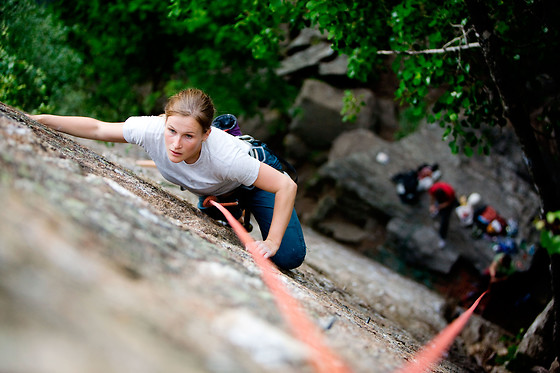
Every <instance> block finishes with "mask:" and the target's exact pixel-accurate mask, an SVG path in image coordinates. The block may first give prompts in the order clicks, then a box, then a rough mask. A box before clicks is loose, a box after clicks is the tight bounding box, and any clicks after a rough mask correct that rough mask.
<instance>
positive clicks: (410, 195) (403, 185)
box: [391, 170, 419, 205]
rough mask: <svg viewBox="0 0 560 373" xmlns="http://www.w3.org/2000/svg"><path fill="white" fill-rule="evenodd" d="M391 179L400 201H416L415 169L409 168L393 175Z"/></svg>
mask: <svg viewBox="0 0 560 373" xmlns="http://www.w3.org/2000/svg"><path fill="white" fill-rule="evenodd" d="M391 181H393V183H395V184H396V189H397V194H398V196H399V198H400V200H401V202H402V203H406V204H409V205H412V204H415V203H416V202H418V197H419V194H418V177H417V174H416V171H414V170H410V171H406V172H401V173H398V174H396V175H394V176H393V177H392V178H391Z"/></svg>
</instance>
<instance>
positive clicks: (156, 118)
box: [124, 115, 165, 126]
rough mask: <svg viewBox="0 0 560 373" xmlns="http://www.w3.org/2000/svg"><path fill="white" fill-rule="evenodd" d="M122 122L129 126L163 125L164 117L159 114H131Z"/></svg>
mask: <svg viewBox="0 0 560 373" xmlns="http://www.w3.org/2000/svg"><path fill="white" fill-rule="evenodd" d="M124 123H125V125H131V126H142V125H144V126H154V125H159V126H163V125H165V117H164V116H161V115H150V116H133V117H129V118H128V119H127V120H126V121H125V122H124Z"/></svg>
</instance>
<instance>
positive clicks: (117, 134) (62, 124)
mask: <svg viewBox="0 0 560 373" xmlns="http://www.w3.org/2000/svg"><path fill="white" fill-rule="evenodd" d="M29 117H30V118H31V119H34V120H36V121H37V122H39V123H41V124H44V125H45V126H47V127H49V128H52V129H53V130H55V131H59V132H64V133H67V134H69V135H72V136H77V137H83V138H85V139H91V140H100V141H110V142H126V140H125V139H124V135H123V124H124V123H109V122H103V121H100V120H97V119H94V118H89V117H66V116H60V115H50V114H39V115H29Z"/></svg>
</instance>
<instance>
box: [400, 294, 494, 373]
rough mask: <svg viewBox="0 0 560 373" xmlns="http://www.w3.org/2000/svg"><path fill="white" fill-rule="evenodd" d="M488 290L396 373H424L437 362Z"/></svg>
mask: <svg viewBox="0 0 560 373" xmlns="http://www.w3.org/2000/svg"><path fill="white" fill-rule="evenodd" d="M487 292H488V291H485V292H484V293H482V295H481V296H480V297H478V299H477V300H476V301H475V302H474V303H473V305H472V306H471V307H470V308H469V309H468V310H466V311H465V312H463V313H462V314H461V315H460V316H459V317H457V318H456V319H455V320H453V322H452V323H451V324H449V325H448V326H447V327H446V328H445V329H443V330H442V331H441V332H440V333H439V334H438V335H437V336H436V337H435V338H434V339H432V340H431V341H430V342H429V343H427V344H426V345H425V346H424V348H423V349H422V350H421V351H420V352H419V353H417V354H416V356H415V357H414V358H413V359H412V360H410V361H409V362H408V364H406V365H405V366H404V367H402V368H401V369H399V370H398V371H397V372H395V373H423V372H425V371H426V370H427V369H428V368H429V367H431V366H432V365H433V364H435V363H437V362H438V361H439V359H440V358H441V356H442V355H443V353H444V352H445V351H447V349H448V348H449V346H450V345H451V343H452V342H453V340H454V339H455V337H456V336H457V335H458V334H459V333H460V332H461V330H462V329H463V328H464V327H465V325H466V324H467V321H468V320H469V318H470V317H471V315H472V314H473V312H474V310H475V309H476V307H477V306H478V303H480V301H481V299H482V297H484V295H486V293H487Z"/></svg>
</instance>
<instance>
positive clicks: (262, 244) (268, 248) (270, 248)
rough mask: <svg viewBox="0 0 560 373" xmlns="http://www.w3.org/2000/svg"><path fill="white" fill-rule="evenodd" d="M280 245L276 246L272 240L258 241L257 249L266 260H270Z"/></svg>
mask: <svg viewBox="0 0 560 373" xmlns="http://www.w3.org/2000/svg"><path fill="white" fill-rule="evenodd" d="M278 247H279V245H277V244H275V243H274V242H272V241H271V240H266V241H257V242H256V245H255V248H256V249H257V251H258V252H259V253H260V254H261V255H262V256H263V257H265V258H270V257H272V256H274V255H275V254H276V252H277V251H278Z"/></svg>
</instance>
